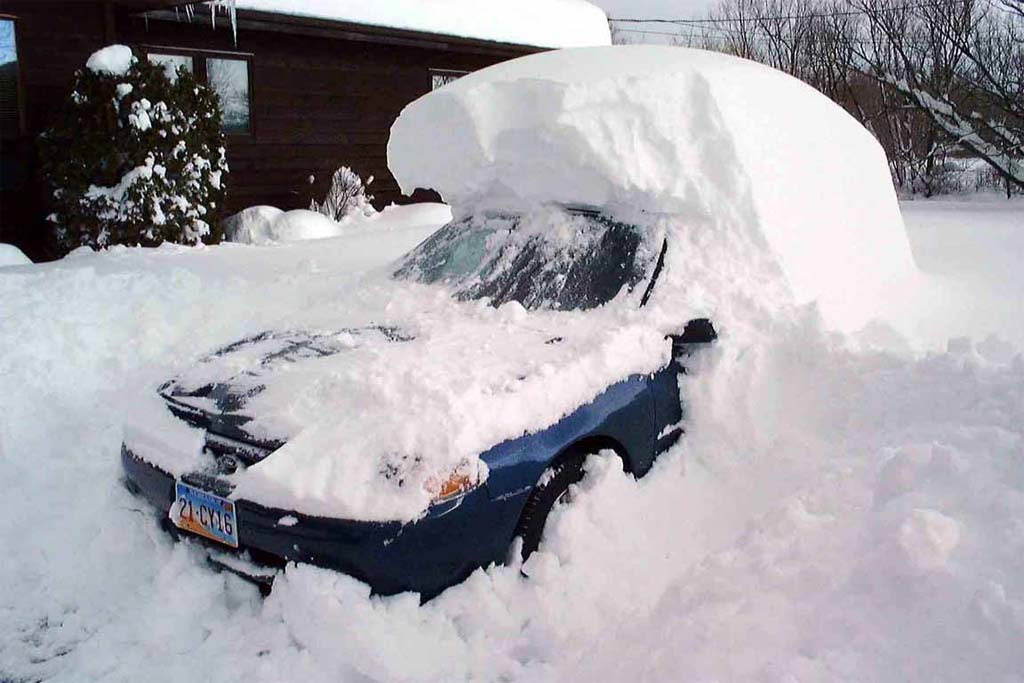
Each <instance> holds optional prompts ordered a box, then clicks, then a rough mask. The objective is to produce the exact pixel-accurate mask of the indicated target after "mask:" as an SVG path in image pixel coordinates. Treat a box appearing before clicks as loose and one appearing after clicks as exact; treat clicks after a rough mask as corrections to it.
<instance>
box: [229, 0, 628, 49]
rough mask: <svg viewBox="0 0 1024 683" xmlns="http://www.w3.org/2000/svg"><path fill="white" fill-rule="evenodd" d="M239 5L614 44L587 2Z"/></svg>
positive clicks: (479, 33) (280, 1)
mask: <svg viewBox="0 0 1024 683" xmlns="http://www.w3.org/2000/svg"><path fill="white" fill-rule="evenodd" d="M235 6H236V7H237V9H240V10H246V9H248V10H259V11H261V12H275V13H280V14H289V15H293V16H304V17H315V18H317V19H330V20H333V21H348V22H353V23H358V24H370V25H373V26H388V27H390V28H401V29H409V30H412V31H423V32H426V33H440V34H443V35H449V36H460V37H463V38H476V39H479V40H493V41H498V42H503V43H516V44H520V45H536V46H539V47H582V46H586V45H610V44H611V33H610V31H609V29H608V18H607V17H606V16H605V13H604V11H602V10H601V9H600V8H598V7H597V6H595V5H592V4H591V3H589V2H586V1H585V0H515V1H514V2H513V1H512V0H379V1H377V2H363V1H361V0H235Z"/></svg>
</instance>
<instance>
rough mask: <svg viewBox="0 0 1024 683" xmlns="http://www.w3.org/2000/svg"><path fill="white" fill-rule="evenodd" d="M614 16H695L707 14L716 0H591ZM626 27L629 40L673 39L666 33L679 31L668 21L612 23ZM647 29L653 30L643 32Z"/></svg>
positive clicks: (689, 17) (676, 17)
mask: <svg viewBox="0 0 1024 683" xmlns="http://www.w3.org/2000/svg"><path fill="white" fill-rule="evenodd" d="M589 1H590V2H591V3H593V4H595V5H597V6H598V7H600V8H601V9H603V10H604V11H605V13H606V14H607V15H608V16H609V17H610V18H612V19H619V18H624V19H625V18H628V19H693V18H698V17H702V16H704V14H705V12H706V11H707V9H708V7H710V6H711V5H713V4H715V1H716V0H589ZM612 26H614V27H617V28H620V29H624V30H625V31H627V34H628V35H627V36H625V37H626V39H627V40H629V42H644V43H647V42H650V43H663V42H669V41H670V40H671V37H670V36H666V35H665V33H667V32H672V31H679V30H680V29H673V28H672V27H671V26H666V25H665V24H632V23H623V24H616V23H613V24H612ZM644 29H647V30H648V31H651V33H641V32H640V31H643V30H644Z"/></svg>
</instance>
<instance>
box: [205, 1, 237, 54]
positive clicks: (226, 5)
mask: <svg viewBox="0 0 1024 683" xmlns="http://www.w3.org/2000/svg"><path fill="white" fill-rule="evenodd" d="M217 8H223V9H224V10H225V13H226V14H227V15H228V17H229V18H230V19H231V37H232V39H233V40H234V41H235V47H237V46H238V14H237V8H236V6H235V0H210V16H211V22H212V23H213V27H214V28H217V21H216V19H214V18H212V17H214V16H216V11H217Z"/></svg>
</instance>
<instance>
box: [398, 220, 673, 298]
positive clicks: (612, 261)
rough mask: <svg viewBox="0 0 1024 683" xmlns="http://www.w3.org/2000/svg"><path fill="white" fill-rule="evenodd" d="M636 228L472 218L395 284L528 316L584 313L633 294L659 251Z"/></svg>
mask: <svg viewBox="0 0 1024 683" xmlns="http://www.w3.org/2000/svg"><path fill="white" fill-rule="evenodd" d="M647 235H648V233H646V232H645V231H641V230H639V229H638V228H636V227H635V226H632V225H626V224H624V223H619V222H616V221H612V220H609V219H608V218H605V217H603V216H599V215H585V214H577V215H569V214H566V213H564V212H562V211H557V210H555V211H546V212H539V213H534V214H528V215H525V216H521V215H511V216H510V215H497V216H480V215H473V216H469V217H467V218H464V219H462V220H460V221H457V222H453V223H450V224H449V225H447V226H445V227H444V228H443V229H441V230H439V231H438V232H437V233H435V234H434V235H433V236H431V238H430V239H429V240H427V241H426V242H424V243H423V244H421V245H420V246H419V247H417V248H416V249H415V250H414V251H413V252H411V253H410V254H409V255H408V256H407V257H406V258H405V259H404V260H403V261H402V265H401V266H400V267H399V269H398V270H397V271H396V273H395V275H396V277H400V278H406V279H411V280H417V281H419V282H425V283H435V282H443V283H445V284H447V285H448V286H450V287H452V288H453V290H454V293H455V295H456V297H458V298H460V299H486V300H487V301H488V302H489V303H490V304H491V305H493V306H500V305H502V304H505V303H508V302H509V301H516V302H519V303H520V304H522V305H523V306H525V307H526V308H528V309H537V308H553V309H557V310H571V309H587V308H593V307H595V306H599V305H601V304H604V303H607V302H609V301H611V300H612V299H613V298H615V296H616V295H618V294H619V293H620V292H631V291H632V290H633V288H634V287H635V286H636V285H637V284H638V283H639V282H640V281H641V280H642V279H644V277H645V275H648V274H649V273H650V271H651V270H652V268H653V265H654V261H655V259H656V251H655V250H654V249H653V248H651V245H650V244H648V243H647V241H646V240H645V239H644V238H645V237H646V236H647Z"/></svg>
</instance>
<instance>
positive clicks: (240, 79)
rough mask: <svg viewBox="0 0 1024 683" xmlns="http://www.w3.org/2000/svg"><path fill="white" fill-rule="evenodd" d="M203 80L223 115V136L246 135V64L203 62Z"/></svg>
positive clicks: (216, 59) (240, 61) (218, 60)
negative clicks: (204, 77) (228, 134)
mask: <svg viewBox="0 0 1024 683" xmlns="http://www.w3.org/2000/svg"><path fill="white" fill-rule="evenodd" d="M206 78H207V82H208V83H209V85H210V87H211V88H212V89H213V91H214V92H215V93H217V97H218V98H220V108H221V111H222V112H223V114H224V132H225V133H248V132H249V62H248V60H245V59H222V58H220V57H210V58H209V59H207V60H206Z"/></svg>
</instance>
